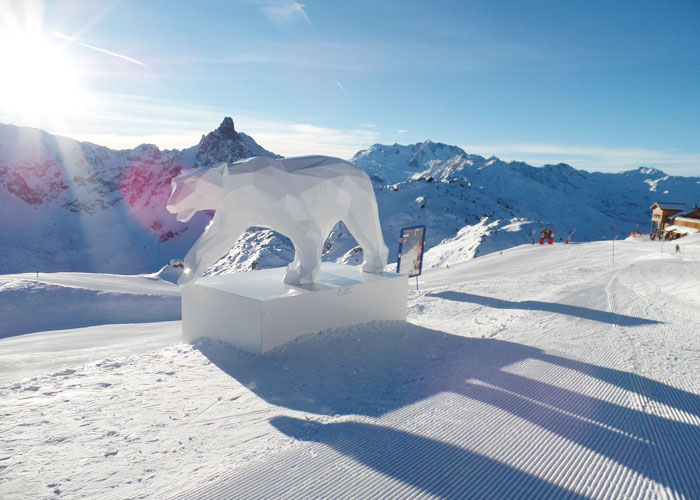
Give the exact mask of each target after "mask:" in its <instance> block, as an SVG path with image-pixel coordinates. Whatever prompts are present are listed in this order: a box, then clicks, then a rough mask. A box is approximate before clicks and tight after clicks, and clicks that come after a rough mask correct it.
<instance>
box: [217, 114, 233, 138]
mask: <svg viewBox="0 0 700 500" xmlns="http://www.w3.org/2000/svg"><path fill="white" fill-rule="evenodd" d="M216 132H218V133H219V135H220V136H221V138H222V139H224V140H228V139H237V138H238V132H236V129H235V128H234V127H233V119H232V118H231V117H230V116H227V117H226V118H224V121H222V122H221V125H219V128H218V129H216Z"/></svg>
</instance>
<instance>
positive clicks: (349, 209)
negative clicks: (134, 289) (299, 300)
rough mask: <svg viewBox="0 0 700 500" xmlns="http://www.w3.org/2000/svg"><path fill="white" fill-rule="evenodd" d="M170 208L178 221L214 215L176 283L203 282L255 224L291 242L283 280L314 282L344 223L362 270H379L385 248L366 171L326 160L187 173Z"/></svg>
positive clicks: (263, 162) (251, 163)
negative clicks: (331, 238)
mask: <svg viewBox="0 0 700 500" xmlns="http://www.w3.org/2000/svg"><path fill="white" fill-rule="evenodd" d="M172 189H173V191H172V193H171V195H170V199H169V200H168V203H167V205H166V208H167V209H168V211H170V212H172V213H174V214H176V215H177V220H179V221H183V222H184V221H187V220H189V219H190V218H191V217H192V215H194V213H195V212H196V211H198V210H215V211H216V213H215V215H214V218H213V219H212V221H211V223H210V224H209V226H208V227H207V229H206V230H205V231H204V233H203V234H202V236H200V238H199V239H198V240H197V241H196V243H195V244H194V246H193V247H192V248H191V249H190V251H189V252H188V253H187V256H186V257H185V267H186V269H187V270H188V272H186V273H184V274H183V276H182V277H181V278H180V280H179V283H180V284H184V283H186V282H188V281H190V280H193V279H195V278H197V277H199V276H200V275H201V274H202V273H204V271H206V270H207V268H209V266H211V265H212V264H214V263H215V262H216V261H217V260H218V259H219V258H221V257H222V256H223V255H224V254H225V253H226V252H228V250H229V249H230V248H231V247H232V246H233V244H234V243H235V242H236V240H237V239H238V237H239V236H240V235H241V234H242V233H243V232H244V231H245V230H246V229H247V228H248V227H250V226H263V227H269V228H271V229H274V230H275V231H278V232H280V233H282V234H284V235H286V236H287V237H289V239H291V240H292V243H293V244H294V250H295V254H294V261H293V262H292V263H291V264H289V266H288V267H287V272H286V274H285V277H284V282H285V283H287V284H290V285H299V284H308V283H313V282H314V281H315V279H316V276H317V274H318V271H319V269H320V267H321V253H322V250H323V248H322V247H323V242H324V240H325V239H326V237H327V236H328V234H329V233H330V231H331V229H332V228H333V226H334V225H335V224H336V223H337V222H338V221H339V220H342V221H343V222H344V223H345V225H346V226H347V228H348V229H349V230H350V232H351V233H352V235H353V236H354V237H355V239H356V240H357V242H358V243H359V244H360V246H361V247H362V248H363V250H364V262H363V264H362V270H363V271H365V272H370V273H381V272H382V271H383V270H384V266H385V265H386V261H387V257H388V255H389V250H388V249H387V247H386V245H385V244H384V238H383V237H382V230H381V226H380V223H379V212H378V210H377V200H376V199H375V197H374V189H373V188H372V182H371V181H370V179H369V177H368V176H367V174H366V173H365V172H364V171H363V170H362V169H360V168H358V167H356V166H355V165H353V164H351V163H348V162H346V161H344V160H341V159H339V158H332V157H328V156H301V157H297V158H285V159H279V160H278V159H274V158H268V157H264V156H257V157H254V158H249V159H246V160H241V161H237V162H235V163H233V164H231V165H227V164H226V163H221V164H219V165H216V166H215V167H204V168H199V169H195V170H191V171H189V172H185V173H182V174H180V175H178V176H177V177H175V178H174V179H173V182H172Z"/></svg>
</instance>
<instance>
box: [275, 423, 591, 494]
mask: <svg viewBox="0 0 700 500" xmlns="http://www.w3.org/2000/svg"><path fill="white" fill-rule="evenodd" d="M270 423H271V424H272V425H273V426H274V427H275V428H277V429H278V430H279V431H280V432H282V433H284V434H286V435H287V436H290V437H293V438H295V439H297V440H299V441H309V442H317V443H323V444H324V445H327V446H329V447H331V448H333V449H334V450H336V451H337V452H339V453H342V454H343V455H345V456H347V457H350V458H352V459H353V460H356V461H357V462H360V463H362V464H364V465H366V466H368V467H370V468H372V469H373V470H375V471H377V472H379V473H381V474H384V475H386V476H389V477H392V478H394V479H397V480H399V481H401V482H402V483H404V484H408V485H410V486H411V487H413V488H417V489H420V490H421V491H423V492H426V493H429V494H431V495H434V496H435V497H437V498H443V499H464V498H567V499H583V498H586V497H585V496H582V495H579V494H576V493H573V492H571V491H569V490H566V489H565V488H562V487H560V486H557V485H555V484H552V483H550V482H548V481H545V480H542V479H540V478H537V477H535V476H533V475H531V474H528V473H525V472H522V471H520V470H518V469H516V468H514V467H511V466H509V465H506V464H503V463H501V462H499V461H497V460H494V459H492V458H488V457H486V456H484V455H481V454H479V453H474V452H472V451H469V450H465V449H463V448H460V447H458V446H454V445H451V444H449V443H444V442H441V441H437V440H434V439H429V438H426V437H423V436H419V435H416V434H412V433H409V432H405V431H401V430H397V429H392V428H391V427H385V426H381V425H375V424H369V423H362V422H336V423H328V424H322V423H318V422H308V421H306V420H303V419H297V418H292V417H275V418H273V419H271V420H270ZM404 494H405V493H404ZM397 495H398V493H397ZM397 498H403V497H400V496H397Z"/></svg>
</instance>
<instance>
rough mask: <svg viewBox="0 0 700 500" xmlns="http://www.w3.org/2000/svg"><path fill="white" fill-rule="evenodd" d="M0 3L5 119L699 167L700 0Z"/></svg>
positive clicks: (78, 127)
mask: <svg viewBox="0 0 700 500" xmlns="http://www.w3.org/2000/svg"><path fill="white" fill-rule="evenodd" d="M0 11H2V15H1V17H0V27H2V29H0V33H5V34H6V36H5V38H4V39H3V38H2V36H1V35H0V43H1V44H2V45H1V46H3V47H4V49H0V63H1V64H2V66H1V67H2V68H3V73H6V74H7V75H13V76H10V77H9V79H8V80H7V81H5V83H0V99H2V101H0V102H2V105H1V106H0V121H1V122H5V123H8V122H9V123H14V124H18V125H29V126H37V127H41V128H44V129H46V130H49V131H50V132H53V133H60V134H63V135H69V136H71V137H75V138H78V139H83V140H91V141H93V142H97V143H99V144H104V145H107V146H111V147H133V146H135V145H137V144H139V143H142V142H153V143H156V144H158V145H159V146H161V147H163V148H173V147H177V148H182V147H186V146H190V145H193V144H196V142H197V141H198V140H199V138H200V136H201V134H203V133H206V132H208V131H210V130H212V129H214V128H215V127H216V126H217V125H218V124H219V123H220V121H221V120H222V118H223V117H224V116H232V117H233V119H234V122H235V123H236V128H237V129H238V130H240V131H244V132H246V133H248V134H250V135H252V136H253V137H254V138H255V139H256V140H257V141H258V142H259V143H260V144H261V145H263V146H264V147H266V148H267V149H270V150H272V151H274V152H276V153H279V154H283V155H287V156H289V155H295V154H307V153H320V154H329V155H335V156H341V157H345V158H347V157H350V156H352V154H354V153H355V152H356V151H357V150H359V149H363V148H366V147H368V146H370V145H371V144H374V143H394V142H398V143H401V144H408V143H415V142H421V141H424V140H426V139H431V140H434V141H440V142H445V143H448V144H455V145H458V146H461V147H462V148H464V149H465V150H466V151H468V152H470V153H476V154H480V155H483V156H490V155H496V156H498V157H500V158H503V159H507V160H522V161H527V162H528V163H531V164H534V165H542V164H544V163H556V162H560V161H561V162H567V163H570V164H571V165H573V166H574V167H576V168H583V169H586V170H599V171H620V170H626V169H631V168H636V167H638V166H641V165H645V166H652V167H655V168H659V169H661V170H664V171H666V172H667V173H671V174H678V175H700V34H699V33H700V29H698V28H699V27H700V2H697V0H686V1H680V0H678V1H673V0H671V1H665V2H660V1H655V2H648V1H614V2H613V1H609V2H596V1H589V2H581V1H574V0H571V1H568V0H560V1H554V0H552V1H549V2H544V1H536V0H530V1H498V0H492V1H488V2H485V1H484V2H476V1H474V2H470V1H433V2H428V1H420V2H418V1H415V2H412V1H374V2H365V1H347V2H332V1H327V0H326V1H314V0H307V1H306V2H305V3H304V4H301V3H298V2H295V1H289V0H201V1H197V2H193V1H177V0H167V1H166V0H148V1H136V0H121V1H105V2H101V1H97V0H90V1H88V0H61V1H54V2H51V1H43V2H42V1H29V0H23V1H9V2H7V1H5V2H3V3H0ZM8 33H10V35H7V34H8ZM35 42H36V43H35ZM32 44H34V45H32ZM26 45H32V46H34V49H33V50H32V51H25V52H21V51H20V52H19V55H20V56H19V57H18V55H17V54H18V52H17V47H20V46H22V47H24V46H26ZM22 50H23V49H22ZM8 82H9V83H8ZM3 85H4V87H3ZM23 94H26V95H23ZM36 96H40V97H36Z"/></svg>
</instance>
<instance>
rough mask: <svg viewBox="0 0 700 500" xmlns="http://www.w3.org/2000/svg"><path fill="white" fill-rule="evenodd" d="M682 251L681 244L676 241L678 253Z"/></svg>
mask: <svg viewBox="0 0 700 500" xmlns="http://www.w3.org/2000/svg"><path fill="white" fill-rule="evenodd" d="M680 251H681V246H680V245H679V244H678V243H676V253H678V252H680Z"/></svg>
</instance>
